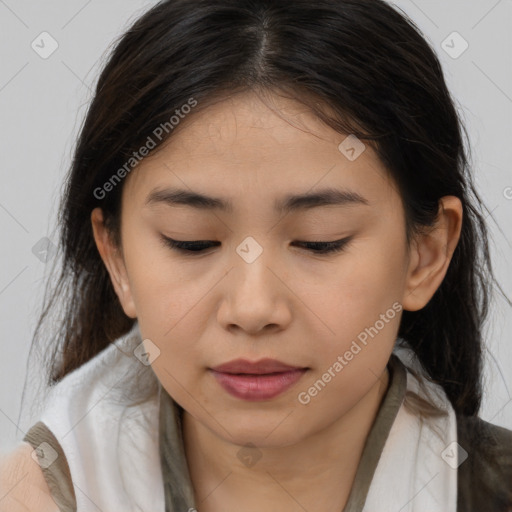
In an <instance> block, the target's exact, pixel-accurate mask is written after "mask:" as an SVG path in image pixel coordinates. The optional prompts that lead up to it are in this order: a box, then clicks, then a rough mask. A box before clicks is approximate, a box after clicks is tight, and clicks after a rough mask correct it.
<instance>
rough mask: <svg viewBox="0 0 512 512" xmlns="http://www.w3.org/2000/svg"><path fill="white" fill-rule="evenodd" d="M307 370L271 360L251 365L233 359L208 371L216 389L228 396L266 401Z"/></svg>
mask: <svg viewBox="0 0 512 512" xmlns="http://www.w3.org/2000/svg"><path fill="white" fill-rule="evenodd" d="M308 369H309V368H301V367H298V366H291V365H288V364H285V363H282V362H280V361H277V360H275V359H263V360H260V361H257V362H251V361H248V360H245V359H237V360H235V361H230V362H229V363H225V364H222V365H219V366H215V367H214V368H211V369H210V371H211V372H212V374H213V376H214V377H215V379H216V380H217V382H218V383H219V384H220V386H221V387H222V388H223V389H224V390H225V391H227V392H228V393H229V394H230V395H232V396H234V397H236V398H239V399H242V400H248V401H262V400H270V399H271V398H274V397H276V396H278V395H280V394H282V393H284V392H285V391H286V390H287V389H289V388H290V387H291V386H293V385H294V384H295V383H296V382H298V381H299V380H300V378H301V377H302V376H303V375H304V374H305V373H306V372H307V371H308Z"/></svg>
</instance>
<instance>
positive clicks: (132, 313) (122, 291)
mask: <svg viewBox="0 0 512 512" xmlns="http://www.w3.org/2000/svg"><path fill="white" fill-rule="evenodd" d="M91 223H92V230H93V233H94V240H95V242H96V247H97V248H98V251H99V253H100V256H101V259H102V260H103V263H104V264H105V267H106V268H107V271H108V273H109V275H110V280H111V281H112V285H113V286H114V290H115V292H116V295H117V296H118V298H119V302H120V303H121V306H122V308H123V310H124V312H125V314H126V315H127V316H129V317H130V318H137V314H136V310H135V304H134V301H133V297H132V293H131V289H130V282H129V280H128V274H127V272H126V266H125V262H124V257H123V255H122V251H121V248H119V247H117V246H116V245H115V244H114V243H113V242H112V240H111V237H110V234H109V231H108V229H107V228H106V226H105V223H104V218H103V211H102V210H101V208H99V207H98V208H94V210H93V211H92V212H91Z"/></svg>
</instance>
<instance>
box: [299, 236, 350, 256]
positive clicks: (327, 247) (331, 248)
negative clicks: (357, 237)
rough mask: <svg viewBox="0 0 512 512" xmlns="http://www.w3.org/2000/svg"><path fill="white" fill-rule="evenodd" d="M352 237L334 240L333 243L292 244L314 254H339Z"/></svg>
mask: <svg viewBox="0 0 512 512" xmlns="http://www.w3.org/2000/svg"><path fill="white" fill-rule="evenodd" d="M351 239H352V237H350V236H349V237H347V238H342V239H341V240H334V241H333V242H294V243H295V244H296V245H299V246H302V247H305V248H306V249H308V250H310V251H312V252H314V253H315V254H330V253H336V252H341V251H342V250H343V249H344V248H345V246H346V245H347V244H348V243H349V242H350V240H351Z"/></svg>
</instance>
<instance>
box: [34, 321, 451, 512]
mask: <svg viewBox="0 0 512 512" xmlns="http://www.w3.org/2000/svg"><path fill="white" fill-rule="evenodd" d="M141 343H142V338H141V334H140V331H139V327H138V322H137V321H136V322H135V324H134V326H133V328H132V329H131V330H130V332H128V333H127V334H126V335H124V336H122V337H120V338H119V339H118V340H116V341H115V343H113V344H111V345H109V346H108V347H107V348H106V349H104V350H103V351H102V352H100V353H99V354H98V355H97V356H96V357H94V358H93V359H91V360H90V361H88V362H87V363H86V364H84V365H83V366H81V367H80V368H78V369H76V370H75V371H73V372H72V373H70V374H68V375H66V377H64V379H62V380H61V381H60V382H59V383H57V384H56V385H55V386H54V387H52V388H51V391H50V394H49V396H48V399H47V402H46V404H45V407H44V410H43V414H42V415H41V417H40V421H42V422H43V423H44V424H45V425H47V427H48V428H49V429H50V430H51V431H52V433H53V434H54V436H55V438H56V439H57V441H58V442H59V443H60V445H61V447H62V449H63V451H64V453H65V456H66V459H67V462H68V465H69V469H70V472H71V477H72V481H73V485H74V489H75V495H76V502H77V511H78V512H89V511H90V512H97V511H98V510H102V511H104V512H136V511H137V512H140V511H144V512H192V511H193V510H194V509H189V511H187V510H179V511H178V510H172V504H169V503H167V507H169V506H170V507H171V510H168V511H166V503H165V496H164V482H163V477H162V467H161V461H160V447H159V407H160V393H161V386H160V384H159V381H158V379H157V377H156V375H155V374H154V372H153V370H152V369H151V366H149V365H145V364H144V363H142V362H141V361H140V360H139V359H138V358H137V357H136V356H135V355H134V351H135V349H136V348H137V347H139V345H140V344H141ZM137 353H138V351H137ZM393 353H394V354H395V355H396V356H397V357H399V358H400V360H401V361H402V362H403V363H404V364H405V366H406V367H407V366H409V367H416V368H418V369H419V363H418V361H417V359H416V356H415V354H414V352H413V351H412V350H410V349H407V348H403V347H401V348H398V346H397V347H396V348H395V350H394V351H393ZM424 382H425V384H426V386H427V389H428V392H429V396H426V395H425V394H424V393H423V391H422V389H421V388H420V387H419V385H418V381H417V380H416V378H415V377H414V375H413V374H412V373H410V372H409V371H407V389H408V390H411V391H414V392H416V393H417V394H418V395H420V396H421V397H423V398H425V399H427V400H429V401H431V402H434V403H435V404H436V406H437V407H440V408H441V409H444V410H445V411H446V415H445V416H442V417H434V418H427V419H424V420H423V421H421V420H420V418H419V417H418V416H416V415H415V414H413V413H411V412H409V411H408V410H407V409H406V408H405V407H404V405H403V404H402V405H401V406H400V409H399V410H398V413H397V415H396V418H395V419H394V422H393V424H392V427H391V430H390V432H389V435H388V438H387V440H386V442H385V445H384V448H383V451H382V453H381V455H380V458H379V461H378V464H377V467H376V469H375V473H374V475H373V479H372V480H371V485H370V488H369V490H368V494H367V496H366V501H365V505H364V508H363V512H380V511H390V510H400V512H456V507H457V466H458V464H457V463H456V462H454V461H457V460H458V459H459V453H458V448H459V446H458V444H457V424H456V418H455V413H454V410H453V408H452V406H451V404H450V402H449V400H448V399H447V397H446V395H445V393H444V390H443V389H442V388H441V387H440V386H438V385H435V384H433V383H431V382H429V381H426V380H425V381H424ZM49 457H50V460H51V453H50V455H49ZM191 502H193V501H191ZM199 512H200V511H199Z"/></svg>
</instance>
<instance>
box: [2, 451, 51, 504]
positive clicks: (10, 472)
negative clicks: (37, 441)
mask: <svg viewBox="0 0 512 512" xmlns="http://www.w3.org/2000/svg"><path fill="white" fill-rule="evenodd" d="M32 453H33V448H32V446H31V445H30V444H29V443H27V442H24V441H23V442H21V443H20V444H19V445H18V446H17V447H16V448H15V449H14V450H13V451H12V452H10V453H8V454H7V455H4V456H2V458H1V459H0V490H1V491H0V512H36V511H37V512H59V507H58V506H57V504H56V503H55V501H54V500H53V498H52V496H51V493H50V489H49V487H48V484H47V482H46V479H45V477H44V474H43V471H42V469H41V466H40V465H39V464H38V463H37V462H36V461H35V460H34V459H33V458H32Z"/></svg>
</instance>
